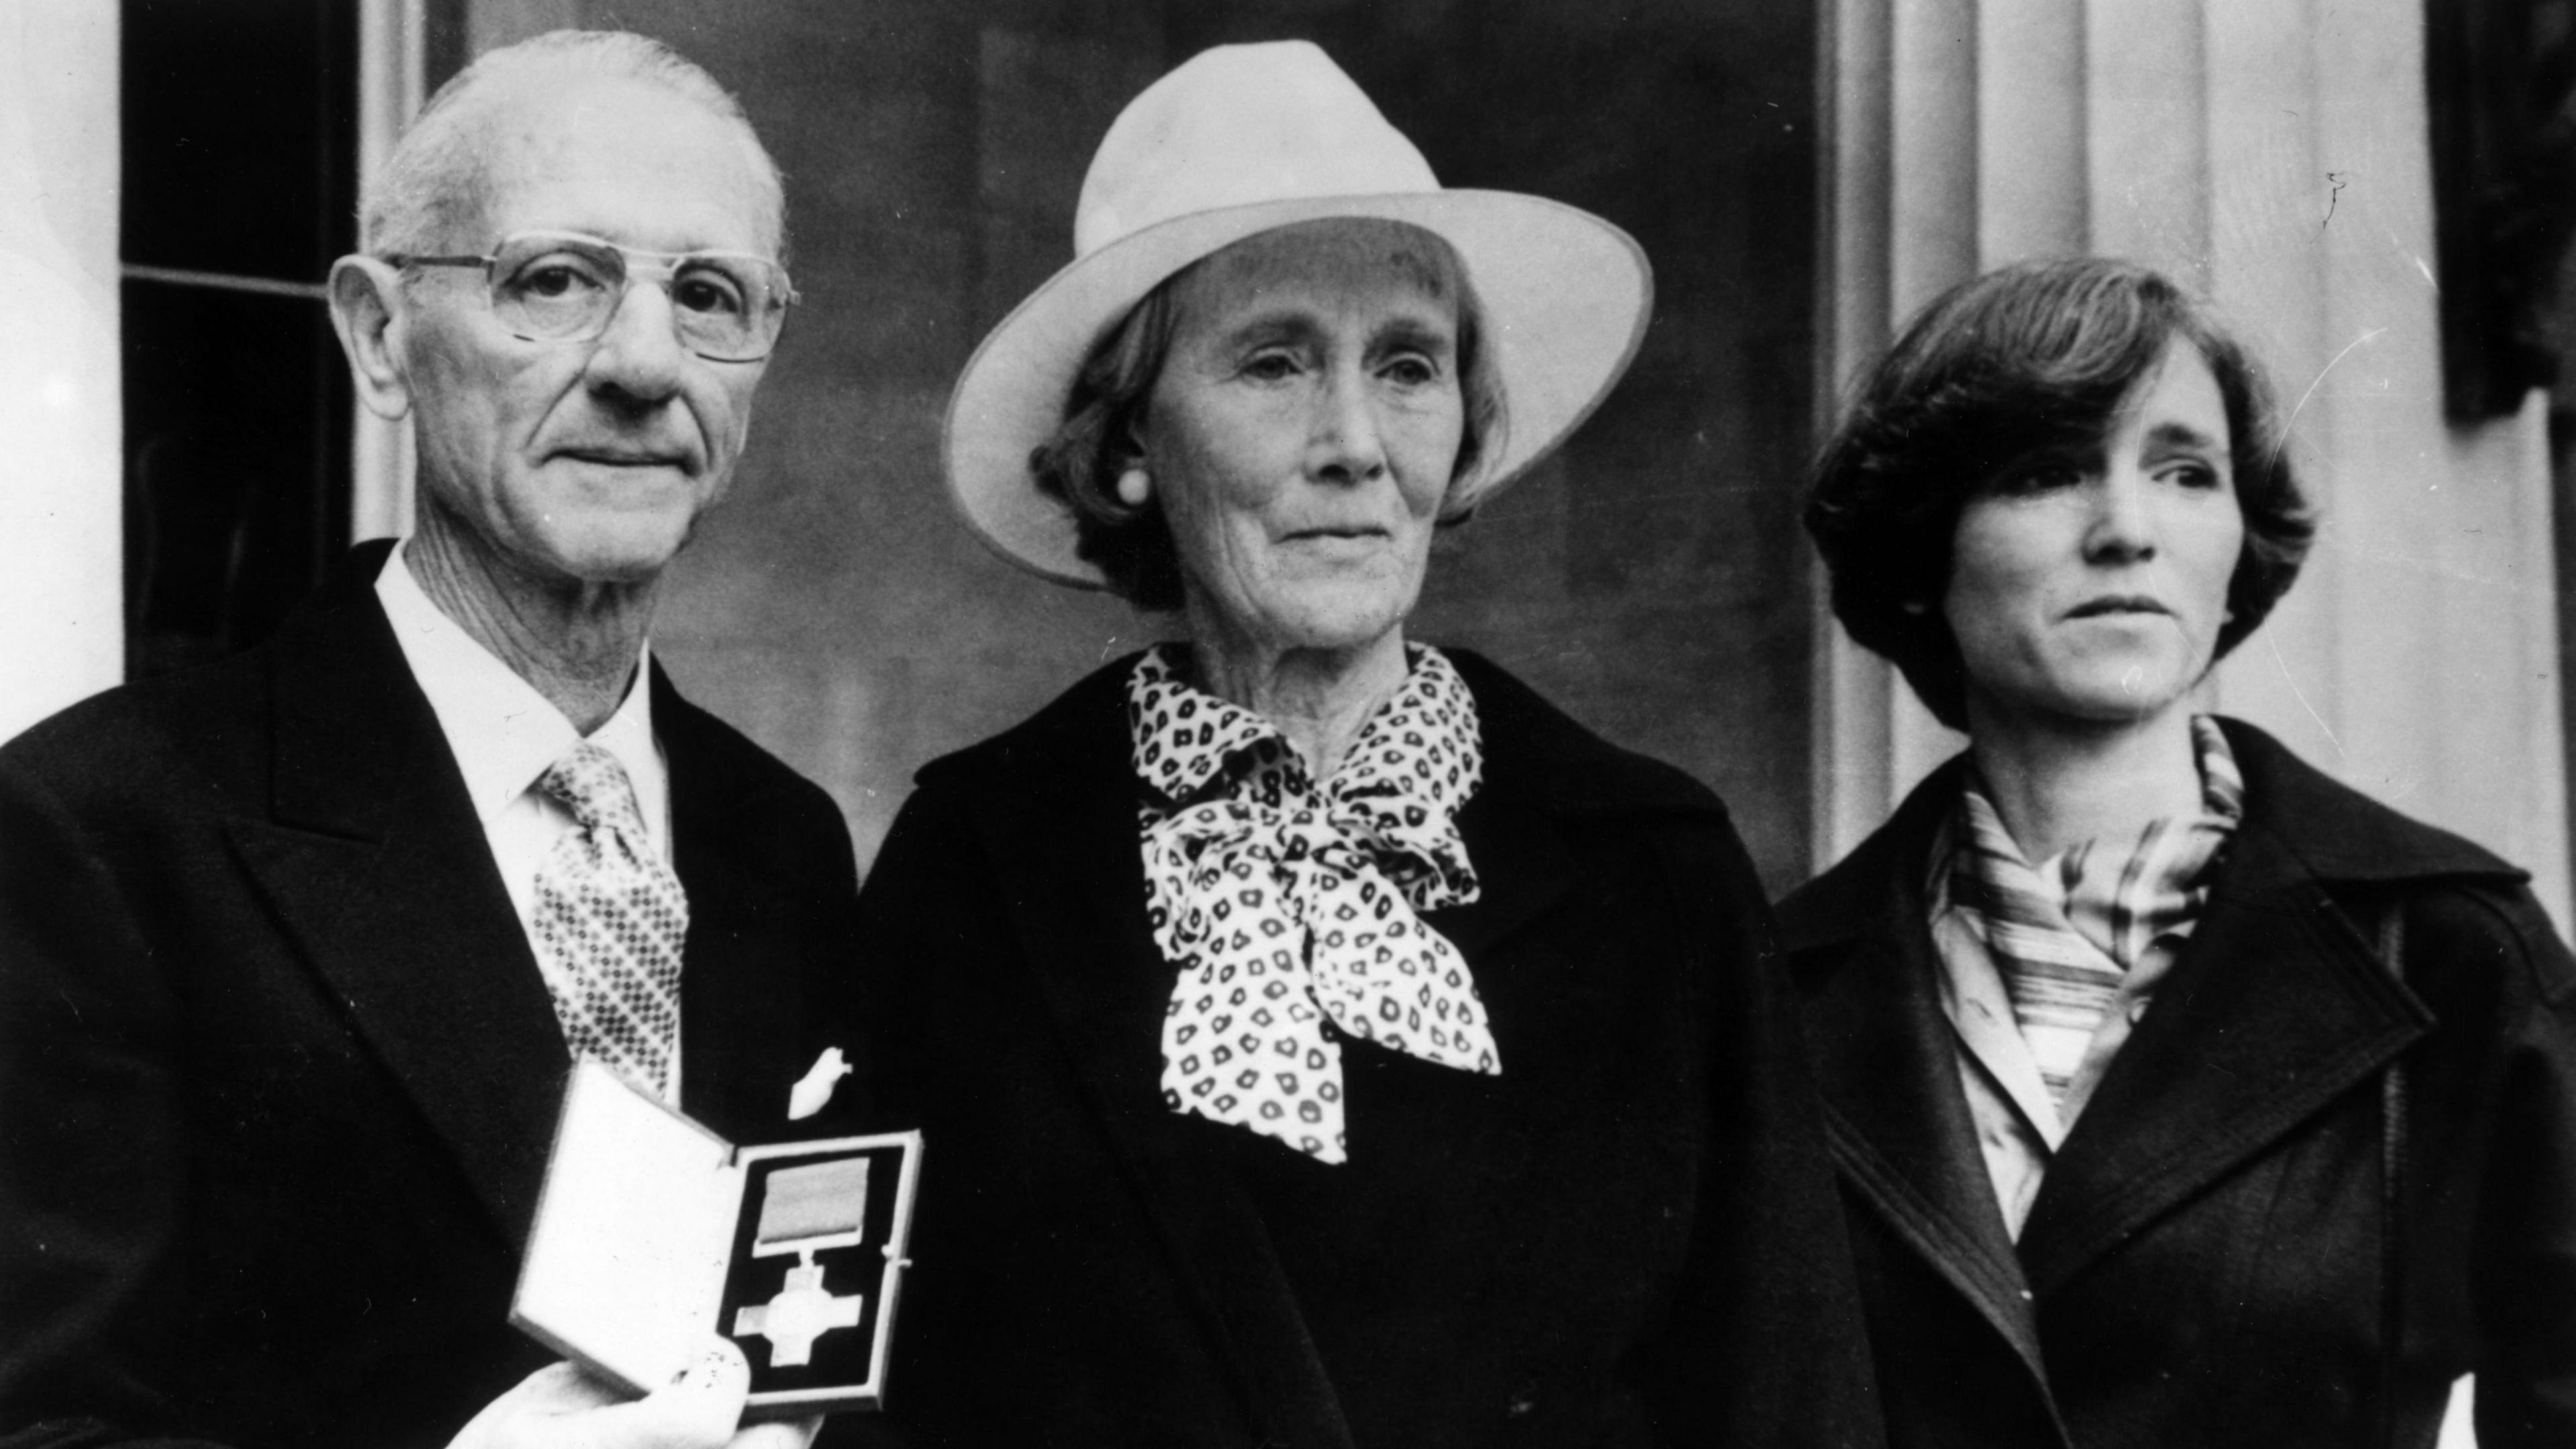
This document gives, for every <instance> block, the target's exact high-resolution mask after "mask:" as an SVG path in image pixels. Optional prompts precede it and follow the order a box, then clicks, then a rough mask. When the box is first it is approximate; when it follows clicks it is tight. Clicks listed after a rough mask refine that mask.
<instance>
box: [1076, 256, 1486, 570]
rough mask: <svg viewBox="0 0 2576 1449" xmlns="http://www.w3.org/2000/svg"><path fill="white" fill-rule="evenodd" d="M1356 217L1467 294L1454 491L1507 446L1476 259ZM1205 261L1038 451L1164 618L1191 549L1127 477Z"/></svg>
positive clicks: (1092, 365) (1081, 547)
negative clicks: (1131, 488)
mask: <svg viewBox="0 0 2576 1449" xmlns="http://www.w3.org/2000/svg"><path fill="white" fill-rule="evenodd" d="M1351 220H1365V221H1366V222H1367V224H1368V225H1371V226H1375V227H1385V228H1387V229H1389V230H1390V232H1392V233H1394V234H1396V235H1398V236H1400V237H1401V239H1402V243H1403V245H1404V246H1405V248H1407V250H1404V251H1400V252H1399V253H1398V254H1397V260H1398V262H1399V263H1400V264H1403V265H1407V266H1410V267H1413V268H1416V269H1418V270H1420V272H1421V274H1422V276H1423V278H1424V280H1425V281H1426V282H1428V283H1429V284H1431V286H1432V290H1433V292H1434V294H1435V295H1439V294H1446V295H1449V296H1453V297H1455V298H1456V299H1457V302H1458V385H1459V390H1460V392H1461V394H1462V397H1463V399H1464V401H1465V403H1466V426H1465V429H1464V431H1463V433H1462V435H1461V436H1460V438H1459V443H1458V462H1457V465H1456V466H1455V467H1454V468H1453V469H1452V470H1451V472H1450V488H1451V497H1452V498H1455V497H1456V496H1457V492H1458V484H1460V483H1462V482H1464V481H1466V480H1467V479H1470V478H1473V477H1475V476H1476V466H1477V464H1478V463H1479V462H1480V461H1482V460H1483V459H1484V457H1485V455H1486V452H1487V451H1488V449H1492V450H1494V451H1497V452H1498V451H1499V450H1500V448H1501V443H1502V432H1503V426H1504V411H1503V390H1502V377H1501V372H1500V369H1499V368H1498V367H1497V366H1496V364H1495V362H1494V358H1493V349H1492V348H1490V347H1488V346H1486V345H1485V340H1484V311H1483V308H1482V306H1481V304H1479V303H1478V302H1477V300H1476V291H1475V287H1474V286H1473V284H1471V283H1470V282H1469V280H1468V278H1467V269H1466V267H1465V265H1464V264H1463V263H1461V262H1460V261H1459V259H1458V254H1457V252H1456V251H1455V250H1454V249H1452V248H1451V247H1450V245H1449V243H1448V242H1447V241H1446V240H1444V239H1442V238H1441V237H1440V236H1439V235H1438V234H1437V233H1434V232H1431V231H1427V230H1424V229H1423V228H1420V227H1416V226H1413V225H1410V224H1408V223H1404V222H1394V221H1377V220H1374V219H1359V218H1353V219H1351ZM1204 261H1205V259H1204V258H1203V259H1201V261H1200V262H1194V263H1192V264H1191V265H1190V266H1188V267H1185V268H1183V269H1182V270H1180V271H1178V272H1175V273H1173V274H1172V275H1171V276H1169V277H1166V278H1164V279H1163V281H1162V282H1161V283H1160V284H1159V285H1157V286H1156V287H1155V288H1154V290H1152V291H1151V292H1148V293H1146V294H1145V298H1144V300H1143V301H1140V302H1138V303H1137V304H1136V305H1135V306H1134V307H1133V308H1132V309H1130V310H1129V311H1128V313H1127V315H1126V316H1125V317H1124V318H1122V319H1120V321H1119V322H1118V323H1117V325H1115V326H1113V327H1111V328H1109V329H1108V330H1107V331H1105V332H1103V333H1102V334H1101V336H1100V338H1099V340H1098V341H1096V342H1094V343H1093V344H1092V348H1091V352H1090V355H1088V356H1087V357H1085V358H1084V359H1083V363H1082V370H1081V372H1080V373H1078V374H1077V375H1076V376H1075V378H1074V383H1073V390H1072V392H1071V394H1070V395H1069V396H1068V397H1067V398H1066V399H1065V405H1064V421H1063V422H1061V423H1059V424H1058V425H1057V426H1056V430H1055V436H1053V437H1051V438H1049V439H1048V440H1047V441H1046V442H1044V443H1041V444H1039V445H1038V446H1037V447H1036V448H1035V449H1034V450H1032V451H1031V452H1030V454H1029V472H1030V474H1031V475H1032V476H1033V478H1034V479H1035V482H1036V484H1037V488H1038V491H1040V492H1042V493H1044V494H1046V495H1047V496H1048V497H1050V498H1053V499H1055V500H1056V501H1057V502H1059V503H1062V504H1064V505H1065V506H1066V507H1068V508H1070V509H1071V510H1073V525H1074V552H1075V554H1076V555H1077V556H1079V557H1080V558H1081V559H1082V561H1083V562H1085V563H1088V564H1090V565H1091V566H1092V567H1094V568H1096V569H1098V570H1100V573H1101V577H1102V578H1103V579H1104V580H1106V581H1107V583H1108V586H1109V591H1110V592H1111V593H1113V594H1116V595H1117V596H1118V597H1120V598H1122V599H1125V600H1126V601H1127V602H1129V603H1130V604H1133V605H1135V606H1136V607H1137V608H1139V609H1143V610H1146V611H1148V612H1154V613H1166V612H1169V611H1171V610H1174V609H1178V608H1180V607H1181V604H1182V586H1181V559H1180V553H1179V551H1178V550H1177V549H1176V548H1175V547H1174V545H1173V543H1172V531H1171V528H1170V526H1169V525H1168V524H1167V523H1166V522H1165V521H1164V518H1163V504H1162V498H1161V495H1160V494H1155V495H1153V496H1149V497H1148V498H1147V499H1146V500H1145V502H1144V503H1143V504H1142V505H1136V504H1130V503H1126V502H1123V501H1121V500H1120V498H1119V497H1118V476H1119V475H1120V474H1121V473H1124V472H1125V471H1126V470H1127V469H1128V468H1130V467H1132V466H1134V465H1135V464H1136V462H1137V461H1138V459H1137V453H1136V445H1135V442H1134V439H1135V429H1136V426H1137V424H1138V423H1140V422H1142V421H1143V420H1144V416H1145V405H1146V403H1147V401H1148V400H1149V399H1150V398H1151V397H1152V396H1153V392H1154V382H1155V379H1156V378H1158V377H1160V376H1161V375H1162V371H1163V363H1164V361H1165V359H1167V358H1168V357H1169V356H1170V355H1171V350H1172V332H1173V327H1174V324H1175V322H1176V321H1177V313H1178V310H1179V309H1178V305H1177V303H1176V301H1175V298H1176V297H1177V296H1178V295H1179V291H1180V288H1181V286H1182V285H1183V279H1184V278H1186V277H1188V276H1190V275H1191V273H1193V272H1195V271H1196V270H1197V269H1198V268H1199V266H1201V265H1203V264H1204ZM1468 511H1469V510H1468V509H1467V508H1453V507H1452V506H1451V505H1450V504H1449V503H1447V502H1444V503H1443V504H1442V508H1441V521H1442V522H1443V523H1451V522H1456V521H1457V520H1458V519H1460V518H1463V517H1465V515H1466V513H1467V512H1468Z"/></svg>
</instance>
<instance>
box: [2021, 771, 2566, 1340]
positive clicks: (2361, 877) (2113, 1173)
mask: <svg viewBox="0 0 2576 1449" xmlns="http://www.w3.org/2000/svg"><path fill="white" fill-rule="evenodd" d="M2223 723H2224V725H2225V728H2226V730H2227V738H2228V744H2229V747H2230V748H2231V749H2232V750H2233V751H2234V752H2235V754H2236V758H2237V763H2238V765H2239V767H2240V768H2241V769H2242V770H2243V771H2244V774H2245V792H2246V813H2245V820H2244V822H2243V824H2241V825H2240V826H2239V827H2238V829H2237V835H2236V839H2235V840H2234V841H2233V842H2231V844H2230V845H2229V847H2228V854H2227V857H2226V859H2225V861H2224V862H2223V863H2222V864H2221V866H2220V868H2219V874H2218V879H2217V881H2216V883H2215V886H2214V888H2213V889H2212V891H2211V895H2210V901H2209V906H2208V909H2207V911H2206V913H2205V914H2204V915H2203V917H2202V919H2201V923H2200V926H2199V927H2198V929H2196V930H2195V931H2194V932H2193V934H2192V938H2191V941H2190V942H2189V944H2188V945H2187V946H2186V947H2185V948H2184V950H2183V953H2182V956H2181V957H2180V959H2179V960H2177V961H2176V962H2175V964H2174V968H2173V972H2172V974H2171V975H2170V976H2169V977H2168V978H2167V979H2166V981H2165V983H2164V985H2163V986H2162V987H2161V988H2160V989H2159V990H2158V991H2157V993H2156V1003H2157V1004H2156V1009H2155V1010H2153V1011H2150V1012H2148V1013H2147V1016H2146V1018H2145V1020H2143V1021H2141V1022H2140V1023H2139V1024H2138V1029H2137V1032H2136V1033H2135V1034H2134V1035H2133V1036H2132V1037H2131V1038H2130V1039H2129V1042H2128V1044H2127V1045H2126V1046H2125V1047H2123V1048H2122V1049H2121V1052H2120V1055H2119V1057H2118V1058H2117V1059H2115V1060H2114V1061H2113V1063H2112V1065H2111V1069H2110V1071H2109V1072H2108V1073H2107V1074H2105V1076H2104V1077H2103V1080H2102V1085H2101V1087H2100V1089H2099V1090H2097V1091H2096V1093H2095V1095H2094V1097H2093V1100H2092V1101H2091V1103H2089V1104H2088V1105H2087V1106H2086V1107H2085V1110H2084V1116H2083V1117H2082V1118H2081V1119H2079V1120H2078V1122H2077V1123H2076V1127H2075V1130H2074V1131H2073V1132H2072V1133H2070V1134H2069V1135H2068V1137H2067V1141H2066V1146H2065V1149H2064V1150H2063V1151H2062V1152H2060V1153H2059V1154H2058V1157H2057V1160H2056V1161H2055V1162H2054V1163H2052V1164H2051V1165H2050V1168H2049V1174H2048V1178H2047V1180H2046V1181H2045V1182H2044V1183H2043V1184H2042V1185H2041V1187H2040V1191H2039V1196H2038V1199H2037V1201H2035V1202H2034V1203H2033V1204H2032V1207H2031V1214H2030V1219H2029V1221H2028V1222H2027V1223H2025V1224H2024V1225H2023V1229H2022V1240H2021V1255H2022V1261H2023V1263H2024V1265H2025V1267H2026V1270H2027V1271H2028V1272H2029V1274H2030V1278H2031V1286H2032V1288H2033V1289H2034V1290H2035V1291H2037V1292H2039V1293H2041V1294H2046V1293H2048V1292H2050V1291H2052V1290H2053V1289H2055V1288H2057V1287H2058V1286H2060V1285H2062V1284H2064V1283H2066V1282H2067V1281H2068V1280H2070V1279H2072V1278H2073V1277H2075V1275H2077V1274H2078V1273H2080V1272H2082V1271H2083V1270H2084V1269H2086V1268H2087V1267H2089V1266H2091V1265H2092V1264H2093V1263H2095V1262H2096V1261H2098V1260H2100V1259H2101V1258H2102V1257H2104V1256H2105V1255H2107V1254H2109V1253H2110V1252H2112V1251H2113V1250H2115V1249H2116V1248H2117V1247H2118V1245H2119V1244H2120V1243H2121V1242H2122V1241H2123V1240H2125V1239H2127V1238H2128V1237H2130V1236H2132V1235H2133V1234H2135V1233H2137V1232H2139V1231H2141V1230H2143V1229H2145V1228H2146V1227H2147V1226H2148V1225H2149V1224H2151V1223H2153V1222H2154V1221H2155V1220H2156V1219H2158V1218H2160V1217H2162V1216H2163V1215H2164V1214H2166V1213H2167V1212H2169V1211H2171V1210H2172V1209H2173V1208H2174V1207H2176V1206H2177V1205H2179V1204H2180V1203H2182V1202H2184V1201H2186V1200H2187V1199H2189V1198H2191V1197H2192V1196H2194V1195H2196V1194H2198V1193H2199V1192H2201V1191H2202V1190H2203V1189H2205V1188H2206V1187H2208V1186H2209V1185H2210V1184H2211V1183H2212V1182H2214V1181H2216V1180H2218V1179H2219V1178H2220V1177H2222V1176H2224V1175H2225V1174H2227V1173H2229V1172H2231V1171H2233V1170H2235V1169H2236V1168H2237V1167H2238V1166H2240V1165H2241V1164H2243V1163H2244V1162H2246V1161H2247V1160H2248V1159H2250V1158H2252V1157H2253V1156H2255V1155H2256V1154H2258V1153H2260V1152H2262V1151H2264V1150H2266V1149H2268V1148H2269V1147H2271V1146H2272V1145H2273V1144H2274V1143H2276V1142H2278V1141H2279V1140H2280V1139H2281V1138H2282V1137H2283V1136H2285V1135H2287V1134H2288V1133H2290V1132H2291V1131H2293V1130H2294V1129H2296V1128H2297V1127H2298V1126H2299V1125H2300V1124H2301V1123H2303V1122H2305V1121H2306V1120H2307V1119H2308V1118H2310V1117H2311V1116H2313V1115H2315V1114H2316V1113H2317V1112H2319V1111H2321V1110H2323V1109H2324V1108H2325V1107H2326V1106H2327V1105H2328V1104H2329V1103H2330V1102H2332V1101H2334V1100H2335V1099H2336V1098H2337V1097H2339V1096H2341V1095H2343V1094H2344V1093H2345V1092H2346V1091H2348V1090H2350V1089H2351V1088H2352V1087H2353V1086H2354V1085H2355V1084H2356V1083H2358V1082H2361V1081H2363V1080H2364V1079H2366V1078H2368V1077H2370V1076H2372V1075H2373V1074H2375V1073H2377V1072H2378V1071H2379V1070H2380V1069H2381V1068H2382V1067H2383V1066H2385V1065H2386V1064H2387V1063H2388V1062H2389V1061H2390V1060H2391V1059H2393V1058H2395V1057H2396V1056H2397V1054H2398V1053H2400V1052H2401V1051H2403V1050H2405V1048H2406V1047H2407V1046H2408V1044H2410V1043H2412V1042H2413V1041H2415V1040H2416V1039H2417V1038H2419V1037H2421V1036H2423V1035H2424V1034H2425V1033H2426V1032H2427V1031H2429V1030H2430V1029H2431V1027H2432V1022H2433V1017H2432V1013H2431V1012H2430V1011H2429V1010H2428V1009H2427V1008H2426V1007H2425V1006H2424V1004H2423V1002H2422V1001H2421V1000H2420V999H2419V998H2417V997H2416V995H2415V994H2414V993H2413V992H2412V991H2410V990H2409V989H2408V988H2407V987H2406V985H2405V984H2404V983H2403V982H2402V981H2400V980H2399V979H2398V977H2397V974H2396V971H2395V970H2394V969H2393V967H2392V966H2391V964H2390V963H2388V962H2385V961H2383V960H2381V959H2380V956H2379V953H2378V948H2377V946H2376V944H2375V936H2376V928H2377V913H2376V906H2375V898H2384V897H2385V896H2386V893H2387V889H2388V888H2389V887H2392V886H2397V885H2402V884H2405V883H2409V882H2416V881H2425V880H2439V879H2462V878H2484V879H2492V880H2496V881H2501V882H2506V883H2518V882H2519V881H2521V880H2523V879H2525V877H2524V875H2523V873H2522V872H2521V871H2519V870H2516V869H2515V868H2514V867H2512V866H2509V865H2507V864H2505V863H2504V862H2503V861H2501V860H2498V859H2497V858H2496V857H2495V856H2493V855H2491V854H2489V853H2488V852H2486V851H2484V850H2482V849H2480V848H2478V847H2477V846H2475V845H2472V844H2470V843H2469V842H2467V841H2465V840H2462V839H2460V838H2459V837H2457V836H2454V835H2450V834H2448V833H2446V832H2443V831H2440V830H2436V829H2433V828H2432V827H2430V826H2426V825H2422V824H2419V823H2417V822H2415V821H2412V820H2408V819H2407V818H2406V817H2404V816H2402V815H2399V814H2398V813H2397V812H2395V811H2393V810H2390V809H2388V808H2387V807H2386V806H2383V805H2380V804H2378V803H2376V802H2374V801H2372V800H2370V799H2368V798H2366V797H2364V796H2363V795H2361V794H2359V793H2358V792H2356V791H2353V790H2351V789H2349V788H2347V787H2345V786H2343V785H2340V784H2337V783H2335V782H2334V781H2333V780H2330V779H2328V778H2327V777H2326V776H2324V775H2323V774H2321V773H2319V772H2318V771H2316V770H2314V769H2312V768H2310V767H2309V766H2308V765H2306V764H2305V763H2303V762H2301V761H2300V760H2299V759H2298V758H2297V757H2296V756H2294V755H2292V754H2291V753H2290V752H2289V751H2288V750H2286V749H2284V748H2283V747H2282V746H2281V745H2280V744H2279V743H2278V742H2277V741H2275V740H2273V739H2272V738H2271V737H2270V736H2269V735H2266V734H2264V733H2263V732H2262V731H2260V730H2258V729H2255V728H2254V727H2253V726H2251V725H2247V724H2244V723H2241V722H2238V721H2234V720H2229V721H2224V722H2223ZM2365 902H2372V903H2371V904H2364V903H2365ZM2356 909H2357V910H2358V911H2359V914H2358V915H2356V914H2355V913H2354V912H2355V910H2356Z"/></svg>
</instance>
